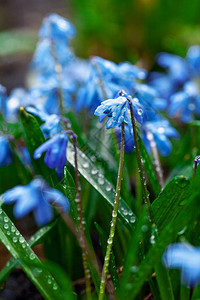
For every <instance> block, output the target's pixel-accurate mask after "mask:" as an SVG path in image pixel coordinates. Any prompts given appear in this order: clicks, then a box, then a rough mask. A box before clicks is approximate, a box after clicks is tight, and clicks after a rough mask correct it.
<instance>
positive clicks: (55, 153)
mask: <svg viewBox="0 0 200 300" xmlns="http://www.w3.org/2000/svg"><path fill="white" fill-rule="evenodd" d="M67 145H68V136H67V135H66V134H62V133H60V134H56V135H55V136H53V137H52V138H51V139H49V140H48V141H46V142H44V143H43V144H42V145H41V146H39V147H38V148H37V149H36V150H35V153H34V159H38V158H40V157H41V156H42V153H43V152H46V154H45V157H44V162H45V164H46V165H47V166H48V167H49V168H50V169H55V168H56V169H57V174H58V176H59V177H61V175H62V172H63V169H64V166H65V164H66V160H67V155H66V151H67Z"/></svg>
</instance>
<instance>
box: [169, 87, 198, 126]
mask: <svg viewBox="0 0 200 300" xmlns="http://www.w3.org/2000/svg"><path fill="white" fill-rule="evenodd" d="M170 100H171V104H170V106H169V110H168V114H169V116H170V117H174V116H176V115H179V117H180V119H181V121H182V122H184V123H189V122H190V121H192V120H193V115H194V113H195V112H196V114H197V115H198V116H199V117H200V95H199V92H198V88H197V86H196V84H195V83H194V82H192V81H188V82H186V83H185V85H184V87H183V91H181V92H178V93H176V94H174V95H173V96H171V98H170Z"/></svg>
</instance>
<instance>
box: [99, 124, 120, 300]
mask: <svg viewBox="0 0 200 300" xmlns="http://www.w3.org/2000/svg"><path fill="white" fill-rule="evenodd" d="M123 165H124V123H122V124H121V149H120V158H119V169H118V177H117V185H116V193H115V202H114V208H113V211H112V220H111V227H110V234H109V238H108V241H107V249H106V255H105V259H104V266H103V271H102V276H101V284H100V290H99V300H103V299H104V295H105V287H106V275H107V272H108V267H109V261H110V254H111V250H112V246H113V239H114V235H115V228H116V223H117V214H118V207H119V198H120V191H121V181H122V174H123Z"/></svg>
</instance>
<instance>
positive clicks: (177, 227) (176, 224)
mask: <svg viewBox="0 0 200 300" xmlns="http://www.w3.org/2000/svg"><path fill="white" fill-rule="evenodd" d="M198 173H200V172H198ZM199 175H200V174H197V176H196V177H195V180H194V181H193V183H192V185H191V189H192V190H193V193H192V194H191V195H190V196H189V199H188V202H187V203H186V204H187V205H185V207H183V209H182V210H181V211H180V212H179V214H178V215H177V216H176V217H175V218H172V220H171V221H169V222H168V224H166V226H165V228H164V229H163V230H162V232H161V233H160V235H159V237H158V239H157V241H156V243H155V244H153V245H152V247H151V248H150V250H149V251H148V253H147V254H146V256H145V258H144V259H143V261H142V263H141V264H140V265H139V267H138V270H137V271H136V272H135V274H134V275H133V276H132V277H131V285H129V286H127V288H126V291H124V293H125V294H124V297H126V296H128V295H131V299H135V297H136V296H137V294H138V292H139V291H140V289H141V288H142V286H143V284H144V282H145V281H146V280H148V279H149V277H150V276H151V274H152V271H153V268H154V266H155V265H156V264H157V263H158V262H159V261H161V257H162V254H163V252H164V250H165V247H166V246H167V245H169V244H170V243H172V242H174V241H175V239H176V237H177V234H178V233H179V232H180V231H181V230H182V229H183V228H184V227H185V226H187V225H188V224H190V222H191V221H193V220H197V219H198V218H199V216H200V202H199V195H200V192H199V189H198V186H199V179H200V176H199Z"/></svg>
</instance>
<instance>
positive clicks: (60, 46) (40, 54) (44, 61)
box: [31, 39, 74, 76]
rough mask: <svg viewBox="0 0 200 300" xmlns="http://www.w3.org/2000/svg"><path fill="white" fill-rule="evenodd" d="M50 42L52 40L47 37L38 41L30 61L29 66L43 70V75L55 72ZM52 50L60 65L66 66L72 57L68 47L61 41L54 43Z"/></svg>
mask: <svg viewBox="0 0 200 300" xmlns="http://www.w3.org/2000/svg"><path fill="white" fill-rule="evenodd" d="M52 43H53V42H52V41H50V40H47V39H45V40H41V41H39V42H38V44H37V48H36V50H35V53H34V56H33V60H32V62H31V67H32V68H33V69H35V70H38V71H40V72H43V73H44V74H45V76H51V75H52V74H53V73H55V58H54V56H53V53H52ZM54 52H55V53H54V55H55V56H56V60H57V61H58V63H59V64H60V65H61V66H62V67H64V66H66V65H67V64H68V63H69V62H70V61H71V60H72V59H73V58H74V55H73V53H72V52H71V50H70V49H69V47H68V46H67V45H66V44H65V43H64V42H62V41H60V42H59V43H56V44H55V45H54Z"/></svg>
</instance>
